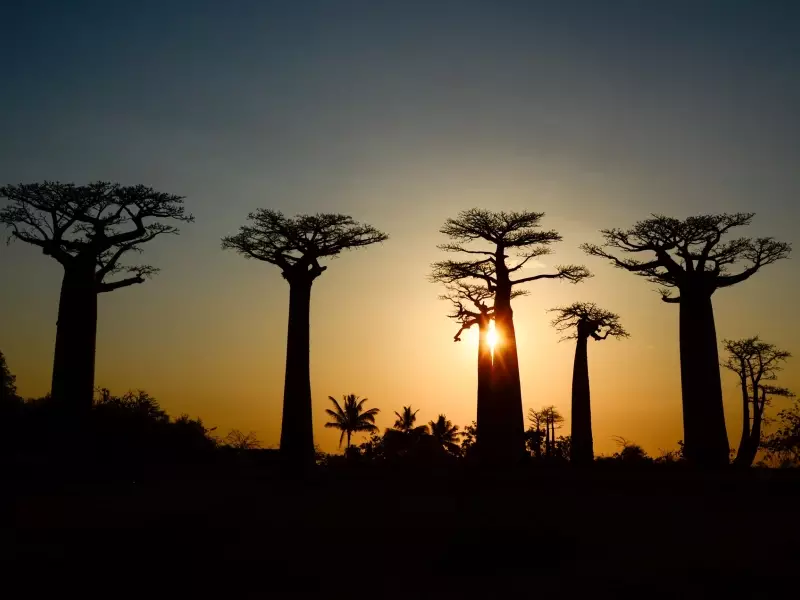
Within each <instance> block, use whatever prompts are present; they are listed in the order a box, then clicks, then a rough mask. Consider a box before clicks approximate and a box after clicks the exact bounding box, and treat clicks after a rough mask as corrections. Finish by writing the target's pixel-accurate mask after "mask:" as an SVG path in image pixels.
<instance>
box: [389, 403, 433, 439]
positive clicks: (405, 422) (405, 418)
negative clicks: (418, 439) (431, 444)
mask: <svg viewBox="0 0 800 600" xmlns="http://www.w3.org/2000/svg"><path fill="white" fill-rule="evenodd" d="M418 412H419V410H413V411H412V410H411V406H404V407H403V414H400V413H399V412H397V411H395V413H394V414H395V415H397V420H396V421H395V422H394V425H393V427H394V428H395V429H396V430H397V431H402V432H403V433H405V434H407V435H411V436H419V435H425V434H427V433H428V426H427V425H418V426H416V427H415V426H414V423H416V421H417V413H418Z"/></svg>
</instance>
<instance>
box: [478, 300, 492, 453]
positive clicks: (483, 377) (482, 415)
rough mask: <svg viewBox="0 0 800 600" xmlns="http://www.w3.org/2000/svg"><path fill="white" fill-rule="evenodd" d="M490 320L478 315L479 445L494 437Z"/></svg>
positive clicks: (485, 316)
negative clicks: (484, 440)
mask: <svg viewBox="0 0 800 600" xmlns="http://www.w3.org/2000/svg"><path fill="white" fill-rule="evenodd" d="M489 321H490V318H489V317H488V316H487V315H483V314H482V315H480V316H478V416H477V424H478V431H477V441H476V443H477V447H478V451H479V452H480V447H481V441H482V440H483V439H484V438H486V439H489V438H491V437H492V430H493V428H494V426H493V424H492V421H491V419H492V407H491V403H492V349H491V347H490V346H489Z"/></svg>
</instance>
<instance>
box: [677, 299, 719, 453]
mask: <svg viewBox="0 0 800 600" xmlns="http://www.w3.org/2000/svg"><path fill="white" fill-rule="evenodd" d="M680 353H681V391H682V396H683V430H684V437H685V438H686V439H685V440H684V443H685V452H686V457H687V459H688V460H689V461H690V462H692V463H694V464H696V465H698V466H703V467H720V466H723V465H727V464H728V451H729V447H728V433H727V430H726V428H725V413H724V412H723V407H722V384H721V382H720V374H719V355H718V353H717V333H716V329H715V326H714V309H713V307H712V305H711V296H710V295H709V294H706V293H700V294H691V293H687V292H686V291H684V290H681V300H680Z"/></svg>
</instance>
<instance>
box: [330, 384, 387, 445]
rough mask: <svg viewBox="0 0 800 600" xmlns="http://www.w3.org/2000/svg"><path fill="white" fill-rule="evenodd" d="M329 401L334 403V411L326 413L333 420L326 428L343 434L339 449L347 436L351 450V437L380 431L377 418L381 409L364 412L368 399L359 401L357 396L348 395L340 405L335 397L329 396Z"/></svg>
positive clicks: (340, 438)
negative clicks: (376, 422) (376, 423)
mask: <svg viewBox="0 0 800 600" xmlns="http://www.w3.org/2000/svg"><path fill="white" fill-rule="evenodd" d="M328 400H330V401H331V402H332V403H333V406H334V409H333V410H331V409H330V408H326V409H325V412H326V413H327V414H328V416H329V417H331V419H332V420H331V421H329V422H328V423H325V427H328V428H332V429H338V430H340V431H341V432H342V435H340V436H339V447H341V445H342V440H344V437H345V436H347V447H348V448H349V447H350V437H351V436H352V435H353V434H354V433H360V432H374V431H378V428H377V427H376V425H375V417H376V416H377V415H378V413H379V412H381V411H380V409H379V408H370V409H367V410H364V403H365V402H367V400H368V399H367V398H361V399H359V397H358V396H356V395H355V394H348V395H346V396H344V398H343V403H342V404H339V402H338V401H337V400H336V398H334V397H333V396H328Z"/></svg>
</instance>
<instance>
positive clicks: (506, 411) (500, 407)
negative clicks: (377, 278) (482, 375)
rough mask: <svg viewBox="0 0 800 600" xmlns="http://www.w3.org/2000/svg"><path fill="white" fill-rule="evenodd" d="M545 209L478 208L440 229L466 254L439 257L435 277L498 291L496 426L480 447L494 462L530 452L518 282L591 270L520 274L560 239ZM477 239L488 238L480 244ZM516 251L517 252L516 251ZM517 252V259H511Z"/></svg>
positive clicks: (578, 277) (574, 278) (575, 278)
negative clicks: (516, 309) (514, 302)
mask: <svg viewBox="0 0 800 600" xmlns="http://www.w3.org/2000/svg"><path fill="white" fill-rule="evenodd" d="M542 217H544V213H540V212H530V211H521V212H492V211H488V210H482V209H477V208H473V209H470V210H465V211H462V212H461V213H459V215H458V217H456V218H454V219H447V221H446V222H445V224H444V225H443V226H442V228H441V229H440V232H441V233H443V234H444V235H446V236H447V237H449V238H450V239H451V240H452V241H451V242H450V243H446V244H442V245H440V246H439V248H440V249H441V250H444V251H445V252H453V253H457V254H461V255H465V256H467V257H473V258H469V259H463V260H446V261H440V262H437V263H434V265H433V273H432V275H431V279H432V280H433V281H436V282H441V283H445V284H449V283H454V282H456V281H467V282H477V283H481V284H484V285H486V287H487V288H488V289H489V290H490V291H492V292H494V307H493V308H494V322H495V329H496V331H497V335H498V339H499V343H498V346H497V348H496V349H495V353H494V359H493V367H492V404H491V408H492V411H493V412H495V413H496V414H495V415H494V416H492V417H491V419H490V422H491V423H493V424H495V425H496V426H493V427H492V429H491V430H489V429H487V428H483V431H482V433H481V434H480V435H479V439H478V448H479V451H480V454H481V456H483V457H484V459H488V460H489V461H493V462H506V463H508V462H514V461H516V460H518V459H519V458H520V457H522V456H524V453H525V439H524V424H523V416H522V392H521V388H520V376H519V359H518V357H517V342H516V334H515V332H514V318H513V311H512V309H511V299H512V292H513V290H514V287H515V286H518V285H522V284H524V283H531V282H534V281H540V280H544V279H561V280H565V281H570V282H572V283H577V282H579V281H583V280H584V279H586V278H587V277H590V276H591V274H590V273H589V271H588V270H587V269H586V267H583V266H580V265H561V266H556V267H555V271H554V272H551V273H540V274H537V275H531V276H528V277H518V278H517V279H514V277H515V274H516V273H518V272H519V271H520V270H521V269H522V268H523V267H524V266H525V265H526V264H527V263H528V262H529V261H531V260H533V259H535V258H538V257H541V256H545V255H547V254H550V252H551V249H550V246H551V245H552V244H554V243H556V242H560V241H561V239H562V238H561V236H560V235H559V234H558V233H557V232H556V231H546V230H542V229H541V220H542ZM475 243H477V244H483V245H478V246H475ZM512 254H513V255H515V256H513V257H512ZM512 258H513V261H514V263H515V264H509V260H511V259H512Z"/></svg>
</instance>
